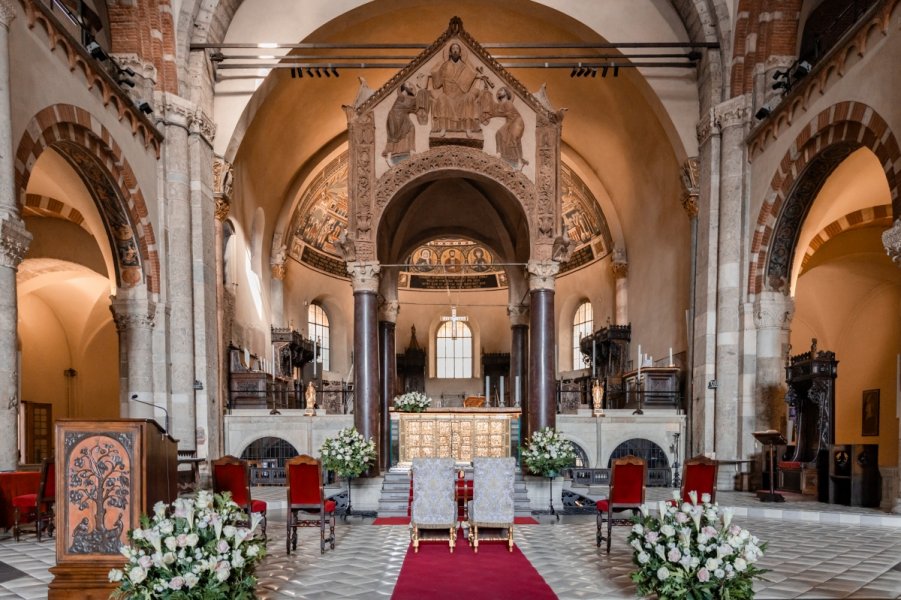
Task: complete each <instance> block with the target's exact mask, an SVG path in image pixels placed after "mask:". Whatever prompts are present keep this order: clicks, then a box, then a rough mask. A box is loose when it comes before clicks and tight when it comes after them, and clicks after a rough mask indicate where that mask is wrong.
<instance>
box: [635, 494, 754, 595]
mask: <svg viewBox="0 0 901 600" xmlns="http://www.w3.org/2000/svg"><path fill="white" fill-rule="evenodd" d="M673 497H674V498H675V502H674V503H667V502H663V501H661V502H659V503H658V511H659V512H658V516H651V515H650V511H649V510H648V507H647V506H646V505H642V507H641V512H640V514H637V515H635V517H633V519H632V521H633V523H634V524H633V525H632V531H631V532H630V533H629V544H630V545H631V546H632V549H633V552H634V553H633V556H632V562H633V563H634V564H635V565H636V566H637V567H638V570H637V571H635V572H634V573H632V581H634V582H635V583H636V584H637V585H638V592H639V593H640V594H643V595H649V594H657V597H658V598H660V600H666V599H668V598H693V599H697V600H702V599H703V600H713V599H714V598H731V599H732V600H749V599H751V598H753V597H754V589H753V583H754V579H755V578H757V577H760V576H761V575H762V574H763V573H765V572H766V570H765V569H760V568H758V567H757V566H756V565H755V564H754V563H756V562H757V561H758V560H759V559H760V557H761V556H763V553H764V551H765V550H766V543H761V542H760V540H758V539H757V537H755V536H753V535H751V534H750V532H748V530H747V529H742V528H741V527H739V526H738V525H736V524H734V523H732V509H729V508H722V509H721V508H720V507H719V506H718V505H716V504H711V503H710V496H709V495H708V494H704V495H703V496H702V497H701V503H700V504H699V503H698V497H697V493H696V492H690V493H689V498H690V502H683V501H682V499H681V498H680V497H679V492H678V491H676V492H674V493H673Z"/></svg>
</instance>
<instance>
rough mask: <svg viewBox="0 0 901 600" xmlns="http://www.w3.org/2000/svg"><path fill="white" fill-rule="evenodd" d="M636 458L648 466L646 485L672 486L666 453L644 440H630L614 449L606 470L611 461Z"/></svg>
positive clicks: (610, 465)
mask: <svg viewBox="0 0 901 600" xmlns="http://www.w3.org/2000/svg"><path fill="white" fill-rule="evenodd" d="M630 454H631V455H632V456H637V457H639V458H642V459H644V461H645V462H646V463H647V465H648V485H649V486H651V487H669V486H670V485H672V471H671V469H670V464H669V457H668V456H667V455H666V452H665V451H664V450H663V448H661V447H660V446H658V445H657V444H655V443H654V442H652V441H651V440H646V439H644V438H632V439H631V440H626V441H625V442H623V443H621V444H620V445H618V446H617V447H616V448H614V450H613V452H611V453H610V458H609V459H607V468H608V469H609V468H612V466H613V461H614V460H615V459H617V458H622V457H624V456H629V455H630Z"/></svg>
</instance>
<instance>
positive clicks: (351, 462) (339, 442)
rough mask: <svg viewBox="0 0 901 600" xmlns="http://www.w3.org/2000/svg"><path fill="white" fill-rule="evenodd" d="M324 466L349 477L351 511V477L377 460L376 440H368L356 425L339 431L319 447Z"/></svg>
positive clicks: (349, 507)
mask: <svg viewBox="0 0 901 600" xmlns="http://www.w3.org/2000/svg"><path fill="white" fill-rule="evenodd" d="M319 454H320V459H321V461H322V467H323V468H324V469H326V470H328V471H333V472H335V473H337V474H338V475H340V476H341V477H346V478H347V512H346V513H345V514H347V515H349V514H350V512H351V503H350V484H351V479H353V478H354V477H358V476H359V475H360V474H362V473H363V472H364V471H365V470H366V469H367V468H368V467H369V465H370V464H372V463H373V462H374V461H375V442H374V441H373V440H372V438H369V439H368V440H367V439H365V438H364V437H363V435H362V434H361V433H360V432H359V431H357V430H356V428H354V427H348V428H346V429H342V430H341V431H339V432H338V436H337V437H335V438H326V439H325V441H324V442H322V446H321V447H320V448H319Z"/></svg>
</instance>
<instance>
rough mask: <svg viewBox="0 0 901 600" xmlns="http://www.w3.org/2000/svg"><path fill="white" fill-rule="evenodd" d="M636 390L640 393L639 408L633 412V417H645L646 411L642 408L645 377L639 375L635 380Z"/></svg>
mask: <svg viewBox="0 0 901 600" xmlns="http://www.w3.org/2000/svg"><path fill="white" fill-rule="evenodd" d="M635 389H636V392H637V393H638V408H636V409H635V410H633V411H632V414H633V415H643V414H644V410H642V406H643V405H644V375H638V376H637V377H636V378H635Z"/></svg>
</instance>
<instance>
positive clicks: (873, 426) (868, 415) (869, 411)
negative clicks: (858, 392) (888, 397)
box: [860, 390, 879, 436]
mask: <svg viewBox="0 0 901 600" xmlns="http://www.w3.org/2000/svg"><path fill="white" fill-rule="evenodd" d="M861 423H862V425H861V432H860V434H861V435H866V436H876V435H879V390H864V391H863V419H862V421H861Z"/></svg>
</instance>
